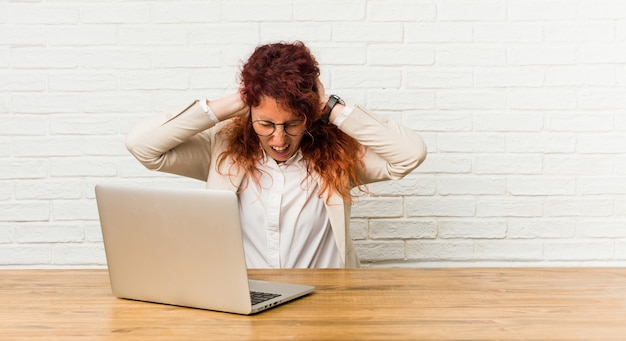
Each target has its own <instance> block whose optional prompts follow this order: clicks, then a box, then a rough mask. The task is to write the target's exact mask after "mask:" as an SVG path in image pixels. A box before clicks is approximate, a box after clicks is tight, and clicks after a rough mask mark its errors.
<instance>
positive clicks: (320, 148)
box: [218, 41, 363, 200]
mask: <svg viewBox="0 0 626 341" xmlns="http://www.w3.org/2000/svg"><path fill="white" fill-rule="evenodd" d="M319 75H320V69H319V66H318V63H317V61H316V60H315V57H313V55H312V54H311V52H310V50H309V49H308V48H307V47H306V46H305V45H304V44H303V43H302V42H299V41H297V42H294V43H283V42H281V43H275V44H268V45H261V46H258V47H257V48H256V49H255V51H254V52H253V53H252V55H251V56H250V57H249V59H248V60H247V62H246V63H244V64H243V66H242V68H241V88H240V93H241V96H242V98H243V100H244V102H245V103H246V104H247V105H248V106H251V107H254V106H258V105H259V104H260V102H261V98H262V97H264V96H267V97H271V98H273V99H274V100H276V102H277V103H279V105H281V106H282V107H283V108H285V109H286V110H289V111H292V112H294V113H298V114H299V115H302V116H305V117H306V126H307V133H306V134H305V135H304V136H303V138H302V141H301V143H300V150H301V151H302V155H303V158H304V161H305V162H306V166H307V174H308V176H310V175H311V174H312V173H317V174H319V176H320V177H321V179H322V181H321V189H320V193H319V195H320V196H322V195H323V194H324V193H328V194H330V193H333V192H334V193H338V194H339V195H340V196H341V197H343V198H344V199H349V200H351V199H352V195H351V193H350V191H351V189H352V187H355V186H357V187H359V188H361V186H362V185H363V184H362V183H361V181H360V180H359V177H358V169H359V167H361V166H362V164H363V161H362V159H363V148H362V146H361V145H360V144H359V142H357V141H356V140H355V139H353V138H352V137H350V136H348V135H347V134H345V133H344V132H342V131H341V130H339V129H338V128H337V127H336V126H335V125H333V124H327V123H324V122H322V121H321V120H320V117H321V116H322V114H323V112H322V109H321V108H320V97H319V94H318V85H317V82H318V78H319ZM222 134H224V136H223V138H225V140H226V141H227V142H228V143H227V145H228V148H227V150H226V151H225V152H224V153H223V154H222V155H220V156H219V159H218V162H219V163H220V164H221V163H223V162H224V161H225V160H226V157H227V156H230V158H231V159H232V160H233V161H234V166H235V167H237V168H238V169H243V170H244V171H245V172H246V174H248V175H250V176H252V178H253V179H254V180H255V181H257V182H258V179H259V176H260V171H259V170H258V168H257V164H258V162H259V161H260V160H261V158H262V157H263V152H262V148H261V145H260V141H259V138H258V136H257V135H256V133H255V132H254V130H253V129H252V125H251V124H250V122H249V117H238V118H234V119H232V123H231V124H229V125H228V126H227V127H225V129H224V130H222Z"/></svg>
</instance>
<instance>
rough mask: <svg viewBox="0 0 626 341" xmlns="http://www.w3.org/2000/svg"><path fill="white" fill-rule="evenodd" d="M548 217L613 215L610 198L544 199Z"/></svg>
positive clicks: (545, 211)
mask: <svg viewBox="0 0 626 341" xmlns="http://www.w3.org/2000/svg"><path fill="white" fill-rule="evenodd" d="M544 205H545V208H544V213H545V215H546V216H548V217H608V216H610V215H612V214H613V200H612V199H611V198H585V197H580V198H577V197H572V198H546V199H545V203H544Z"/></svg>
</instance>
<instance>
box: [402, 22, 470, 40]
mask: <svg viewBox="0 0 626 341" xmlns="http://www.w3.org/2000/svg"><path fill="white" fill-rule="evenodd" d="M472 31H473V25H472V24H471V23H464V22H428V23H407V24H406V25H405V29H404V40H405V41H406V42H408V43H462V42H471V41H473V40H474V36H473V34H472Z"/></svg>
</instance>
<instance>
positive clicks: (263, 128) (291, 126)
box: [251, 120, 306, 136]
mask: <svg viewBox="0 0 626 341" xmlns="http://www.w3.org/2000/svg"><path fill="white" fill-rule="evenodd" d="M251 123H252V128H254V132H255V133H256V134H257V135H259V136H270V135H272V134H274V132H275V131H276V126H283V131H284V132H285V134H287V135H289V136H300V135H304V133H305V131H306V124H305V123H306V120H293V121H287V122H285V123H274V122H272V121H266V120H256V121H252V122H251Z"/></svg>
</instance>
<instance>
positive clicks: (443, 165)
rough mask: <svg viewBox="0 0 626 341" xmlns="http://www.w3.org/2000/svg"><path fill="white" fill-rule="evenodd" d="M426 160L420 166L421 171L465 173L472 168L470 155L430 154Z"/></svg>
mask: <svg viewBox="0 0 626 341" xmlns="http://www.w3.org/2000/svg"><path fill="white" fill-rule="evenodd" d="M426 160H427V161H425V162H424V163H423V164H422V165H420V167H419V168H418V169H419V170H420V172H421V173H436V174H459V173H460V174H464V173H469V172H470V171H471V170H472V158H470V157H463V156H458V155H454V156H449V155H445V154H439V155H438V154H430V155H428V157H427V159H426Z"/></svg>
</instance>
